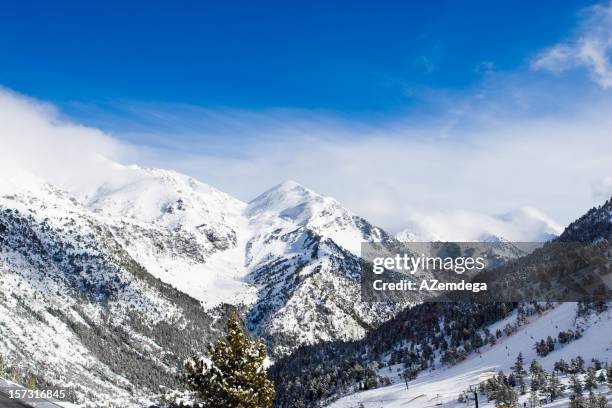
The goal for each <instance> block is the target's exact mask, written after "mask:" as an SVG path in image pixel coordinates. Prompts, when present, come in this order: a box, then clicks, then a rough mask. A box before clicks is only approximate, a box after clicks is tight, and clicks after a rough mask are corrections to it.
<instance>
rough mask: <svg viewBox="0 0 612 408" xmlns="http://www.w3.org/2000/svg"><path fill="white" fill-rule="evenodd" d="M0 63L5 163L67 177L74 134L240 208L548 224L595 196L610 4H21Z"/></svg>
mask: <svg viewBox="0 0 612 408" xmlns="http://www.w3.org/2000/svg"><path fill="white" fill-rule="evenodd" d="M0 58H1V60H0V61H1V63H0V86H2V87H4V88H5V89H8V90H9V92H8V93H6V92H4V93H3V92H1V90H0V103H5V104H6V107H5V111H4V112H2V111H0V125H4V123H3V122H6V123H12V125H11V126H12V127H11V128H9V129H8V131H7V130H4V129H0V137H3V138H5V139H7V140H8V143H5V144H3V148H4V150H5V151H6V150H8V151H9V153H10V154H12V155H13V156H14V157H17V158H19V157H26V156H31V149H32V146H34V145H36V146H37V147H39V146H45V148H44V149H42V148H41V149H40V155H41V156H40V157H51V156H57V157H62V160H61V163H60V162H59V161H57V160H56V161H55V162H53V163H55V164H46V162H45V165H48V166H51V165H53V166H56V167H58V168H64V167H65V168H66V169H68V170H67V173H66V174H67V175H73V174H76V173H81V172H82V170H81V168H82V166H80V167H78V168H76V167H74V166H73V167H72V168H71V167H70V162H71V157H68V156H66V155H65V154H62V151H79V149H78V146H76V148H75V143H77V144H78V141H79V140H80V139H83V140H85V139H87V138H89V137H90V136H91V132H85V133H86V134H87V135H86V134H85V133H84V134H83V136H82V137H77V138H76V139H75V138H74V135H73V133H74V132H72V131H70V136H69V137H66V138H64V139H62V137H63V136H58V135H60V134H63V132H64V130H65V129H64V127H62V126H63V125H62V124H65V123H72V124H74V123H77V124H79V125H85V126H87V127H89V128H90V129H93V134H95V135H99V134H100V132H103V134H104V135H105V136H104V137H103V139H105V140H107V141H108V140H112V142H111V143H110V144H109V143H106V142H105V143H101V144H100V145H99V146H98V147H96V148H92V146H96V144H95V143H93V142H92V143H90V142H87V143H85V142H84V146H86V147H87V149H94V150H96V149H97V150H99V151H101V152H105V154H106V152H108V155H109V156H113V155H116V156H117V157H114V156H113V157H110V158H111V159H114V160H118V161H120V162H122V163H138V164H141V165H147V166H156V167H163V168H170V169H175V170H178V171H181V172H184V173H187V174H190V175H193V176H196V177H198V178H199V179H201V180H203V181H205V182H208V183H210V184H212V185H214V186H216V187H218V188H220V189H221V190H223V191H226V192H228V193H230V194H233V195H235V196H237V197H238V198H240V199H243V200H245V201H248V200H249V199H252V198H253V197H254V196H255V195H256V194H258V193H260V192H261V191H263V190H265V189H266V188H269V187H270V186H272V185H274V184H277V183H280V182H282V181H283V180H286V179H295V180H297V181H299V182H302V183H304V184H306V185H307V186H309V187H311V188H312V189H314V190H315V191H318V192H320V193H322V194H326V195H331V196H334V197H336V198H338V199H339V200H340V201H341V202H342V203H344V204H345V205H347V206H348V207H349V208H351V209H353V210H354V211H356V212H357V213H359V214H361V215H364V216H366V217H367V218H369V219H371V220H372V221H374V222H376V223H378V224H380V225H382V226H384V227H387V228H389V229H391V230H394V229H395V230H396V229H397V228H399V227H401V226H402V225H404V224H406V223H408V222H409V221H411V220H414V219H415V218H418V217H421V218H423V219H424V218H427V217H429V216H430V215H431V214H432V213H435V214H440V213H443V214H444V217H442V218H440V217H437V216H436V217H437V218H436V217H434V218H436V219H444V220H448V219H449V217H450V216H449V215H448V214H449V212H453V211H462V213H461V214H460V215H458V217H459V218H461V219H462V220H463V219H469V220H470V221H469V222H472V220H474V219H475V218H474V217H471V218H470V217H468V218H465V217H464V215H465V214H466V212H470V213H477V214H493V215H496V214H503V213H505V212H508V211H513V210H515V209H516V208H523V207H535V208H536V209H538V210H541V211H542V212H544V213H545V214H547V215H549V216H550V217H551V218H553V219H554V220H556V221H557V222H559V223H561V224H566V223H568V222H570V221H571V220H572V219H574V218H575V217H577V216H579V215H580V214H582V213H583V212H584V210H586V209H587V208H589V207H591V206H593V205H596V204H599V203H601V202H602V201H603V200H605V199H607V198H609V197H610V195H611V194H612V161H611V160H609V152H610V151H611V150H612V141H611V136H610V135H612V122H611V120H612V119H610V115H609V112H610V111H612V98H611V95H610V92H611V91H612V3H608V2H599V3H598V2H586V1H564V2H556V1H538V2H527V1H513V2H500V1H495V2H493V1H482V2H457V1H440V2H418V3H417V2H344V3H342V2H334V3H333V4H331V3H330V2H304V3H302V4H299V5H298V4H296V3H288V2H278V3H272V2H268V3H261V2H258V3H257V4H255V3H253V2H242V3H228V2H216V3H212V2H203V1H197V2H196V1H194V2H187V1H184V2H175V3H168V2H163V3H162V2H146V3H144V2H143V3H138V2H129V4H126V2H113V1H106V2H96V3H95V4H94V3H93V2H88V3H86V2H74V3H70V2H30V1H21V2H12V4H3V5H2V13H0ZM23 95H26V96H27V97H29V98H33V99H31V100H29V101H30V102H27V101H26V102H25V103H24V102H23V100H22V99H23ZM5 100H6V101H5ZM32 100H34V101H35V103H32V102H31V101H32ZM39 102H43V103H45V104H46V105H45V106H46V108H45V109H43V110H44V111H45V112H46V113H44V114H43V116H44V118H43V119H40V118H38V117H39V115H40V112H39V109H38V108H32V106H33V105H37V104H38V103H39ZM30 109H33V110H34V111H33V112H30V113H27V112H26V111H28V110H30ZM48 111H52V113H49V112H48ZM11 112H14V113H11ZM11 115H13V116H15V117H21V116H20V115H23V117H26V118H31V117H36V118H38V119H36V121H38V120H39V119H40V120H42V121H47V122H49V126H46V127H45V129H47V130H49V129H50V130H49V131H48V132H47V133H48V134H49V135H51V134H52V135H53V136H49V137H47V136H45V135H46V133H45V132H41V135H40V136H37V137H34V136H32V138H30V139H27V138H24V135H23V133H14V134H11V133H9V132H14V131H15V129H18V128H20V126H21V125H17V124H15V123H14V122H15V120H14V118H13V117H11ZM32 115H34V116H32ZM57 124H59V125H58V126H59V128H56V127H57V126H56V125H57ZM69 128H70V127H69ZM70 129H72V128H70ZM75 132H77V133H78V128H77V130H75ZM88 135H89V136H88ZM96 137H97V136H96ZM96 137H94V139H96ZM26 139H27V140H29V144H28V145H27V146H26V145H25V144H23V143H22V142H21V141H22V140H26ZM62 140H64V141H63V142H62ZM96 140H98V139H96ZM67 141H69V143H70V146H69V149H68V148H63V147H62V146H65V147H66V146H67V145H62V143H68V142H67ZM11 142H12V144H11ZM96 143H97V142H96ZM9 145H10V146H12V148H13V151H11V149H7V148H6V146H9ZM21 145H23V148H20V146H21ZM118 145H120V146H121V147H120V148H119V147H117V146H118ZM19 149H21V150H20V151H19ZM75 149H76V150H75ZM50 152H53V153H50ZM0 153H1V152H0ZM85 157H88V156H87V155H86V154H83V157H82V158H81V159H83V158H85ZM76 162H79V163H82V162H83V160H81V161H75V163H76ZM85 162H86V163H87V161H85ZM49 163H51V162H49ZM64 178H65V177H64ZM452 217H454V216H452ZM452 217H450V218H452ZM444 223H446V221H444Z"/></svg>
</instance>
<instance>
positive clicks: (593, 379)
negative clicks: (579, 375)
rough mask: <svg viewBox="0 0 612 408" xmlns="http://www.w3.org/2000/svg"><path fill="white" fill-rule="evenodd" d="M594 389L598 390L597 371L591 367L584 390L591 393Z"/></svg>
mask: <svg viewBox="0 0 612 408" xmlns="http://www.w3.org/2000/svg"><path fill="white" fill-rule="evenodd" d="M594 388H597V375H596V372H595V369H594V368H593V367H589V368H587V374H586V378H585V380H584V389H585V390H587V391H591V390H592V389H594Z"/></svg>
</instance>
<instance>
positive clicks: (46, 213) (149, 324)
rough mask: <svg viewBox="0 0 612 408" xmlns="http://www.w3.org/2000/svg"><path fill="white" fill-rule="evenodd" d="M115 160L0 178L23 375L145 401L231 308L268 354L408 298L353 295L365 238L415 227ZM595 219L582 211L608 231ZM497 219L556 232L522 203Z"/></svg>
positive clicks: (89, 397)
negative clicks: (95, 175) (91, 176)
mask: <svg viewBox="0 0 612 408" xmlns="http://www.w3.org/2000/svg"><path fill="white" fill-rule="evenodd" d="M112 166H113V177H112V178H111V179H109V180H107V181H105V182H104V183H101V184H100V185H97V186H93V187H92V188H90V189H87V190H86V191H83V190H78V191H77V190H75V191H65V190H63V189H60V188H58V187H56V186H54V185H51V184H49V183H47V182H46V181H45V180H44V179H41V178H39V177H36V176H34V175H32V174H29V173H27V172H25V171H22V170H19V169H11V170H10V174H4V175H3V176H4V177H3V178H2V180H0V288H1V291H0V356H2V357H3V362H4V365H5V366H7V367H10V368H11V369H13V370H14V371H15V373H17V374H18V375H20V376H22V377H24V378H25V377H27V376H31V377H33V378H35V380H36V381H37V382H38V384H40V385H43V384H47V385H55V386H60V385H61V386H64V385H66V384H72V385H71V387H72V391H73V394H72V395H73V398H74V400H75V401H76V400H78V401H89V402H99V401H100V400H103V401H105V403H107V404H109V405H111V404H116V405H117V406H142V405H143V401H150V402H153V401H154V400H155V398H156V396H157V395H160V394H162V393H163V392H164V388H163V387H175V386H177V380H176V378H175V374H176V373H177V370H178V369H179V368H180V367H181V366H182V362H183V361H184V360H185V359H186V358H187V357H188V356H189V355H190V354H191V353H192V352H194V351H198V350H204V348H205V345H206V344H207V342H208V341H210V340H212V339H214V338H215V337H217V336H218V335H219V333H220V328H222V327H223V324H224V322H225V319H226V317H227V315H228V313H230V311H232V310H237V311H239V312H240V313H241V314H242V315H243V316H244V318H245V322H246V325H247V326H248V328H249V329H250V330H251V331H252V332H253V333H254V334H255V335H257V336H261V337H263V338H264V339H266V341H267V342H268V345H269V346H270V350H271V354H272V357H273V358H279V357H281V356H285V355H288V354H290V353H291V352H293V351H294V350H296V349H297V348H298V347H299V346H302V345H314V344H318V343H321V342H329V341H353V340H358V339H361V338H363V337H364V336H365V335H366V333H367V332H368V331H370V330H373V329H375V328H377V327H379V326H380V325H381V324H382V323H384V322H386V321H388V320H390V319H392V318H393V317H394V316H396V315H397V314H398V313H400V312H401V311H402V310H403V309H404V308H405V307H406V306H407V304H365V303H363V302H361V300H360V276H361V269H360V268H361V266H360V262H359V261H360V244H361V243H362V242H377V243H381V244H383V245H394V244H397V243H398V242H399V241H401V240H416V239H418V238H417V236H416V235H411V234H410V233H408V232H402V233H401V234H398V235H397V237H394V236H392V235H391V234H389V233H387V232H385V231H384V230H382V229H381V228H378V227H376V226H374V225H372V224H371V223H369V222H368V221H367V220H365V219H363V218H361V217H359V216H357V215H355V214H353V213H352V212H351V211H349V210H347V209H346V208H344V207H343V206H342V205H341V204H340V203H339V202H338V201H336V200H334V199H332V198H329V197H323V196H320V195H318V194H316V193H315V192H313V191H311V190H309V189H308V188H306V187H304V186H302V185H300V184H299V183H296V182H293V181H287V182H284V183H282V184H280V185H278V186H276V187H274V188H272V189H270V190H268V191H266V192H264V193H263V194H261V195H260V196H258V197H257V198H255V199H254V200H252V201H251V202H249V203H244V202H242V201H240V200H238V199H235V198H233V197H231V196H230V195H227V194H225V193H223V192H221V191H219V190H216V189H215V188H213V187H211V186H208V185H206V184H204V183H201V182H199V181H197V180H195V179H193V178H191V177H188V176H185V175H182V174H179V173H176V172H173V171H166V170H159V169H145V168H140V167H136V166H120V165H118V164H112ZM606 205H609V203H607V204H606ZM602 211H603V210H602ZM589 214H590V213H589ZM587 216H588V214H587ZM585 217H586V216H585ZM602 217H603V216H600V215H598V214H592V215H591V216H589V217H588V219H589V221H588V222H589V223H594V225H597V228H598V231H599V230H600V229H601V230H606V228H608V229H607V231H609V228H610V227H609V225H610V221H609V212H608V219H607V223H608V224H607V227H605V226H604V225H603V224H605V220H604V218H605V217H603V218H602ZM507 218H508V219H509V220H512V219H520V221H521V222H522V223H523V224H525V223H526V222H527V223H531V224H532V225H536V226H537V227H536V228H535V230H536V231H537V234H539V235H538V237H539V238H542V239H549V238H550V237H551V234H552V233H554V232H555V231H556V230H555V228H554V227H553V226H550V225H548V224H547V222H546V220H543V219H542V218H541V217H539V216H538V215H537V214H534V213H530V212H528V211H527V212H526V211H519V212H517V213H513V214H510V215H508V216H507ZM583 218H584V217H583ZM525 220H527V221H525ZM581 220H582V219H581ZM578 222H580V221H578ZM584 222H587V221H584ZM602 223H603V224H602ZM572 225H574V224H572ZM572 228H573V227H572V226H570V228H568V230H566V232H565V233H564V235H562V237H563V236H568V235H567V234H570V233H571V231H573V229H572ZM568 231H570V232H568ZM577 233H578V232H574V233H573V234H577ZM428 238H431V237H428ZM482 238H483V239H484V236H483V237H482ZM501 238H503V237H495V236H493V235H492V234H489V236H488V238H487V239H501ZM160 385H161V386H162V388H160Z"/></svg>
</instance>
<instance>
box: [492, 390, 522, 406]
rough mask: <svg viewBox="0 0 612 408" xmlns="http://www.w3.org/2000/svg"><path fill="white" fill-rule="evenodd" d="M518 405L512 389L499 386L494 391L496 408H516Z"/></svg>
mask: <svg viewBox="0 0 612 408" xmlns="http://www.w3.org/2000/svg"><path fill="white" fill-rule="evenodd" d="M517 403H518V395H517V394H516V391H515V390H514V388H512V387H509V386H508V385H505V384H500V385H499V387H498V389H497V390H496V391H495V406H496V407H497V408H502V407H503V408H508V407H516V406H517Z"/></svg>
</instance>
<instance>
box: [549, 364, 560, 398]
mask: <svg viewBox="0 0 612 408" xmlns="http://www.w3.org/2000/svg"><path fill="white" fill-rule="evenodd" d="M562 391H563V385H562V384H561V381H559V377H558V376H557V373H556V372H554V371H553V372H552V374H551V376H550V378H549V380H548V384H547V387H546V392H547V393H548V396H549V397H550V400H551V401H554V400H555V399H557V397H558V396H559V395H561V392H562Z"/></svg>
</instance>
